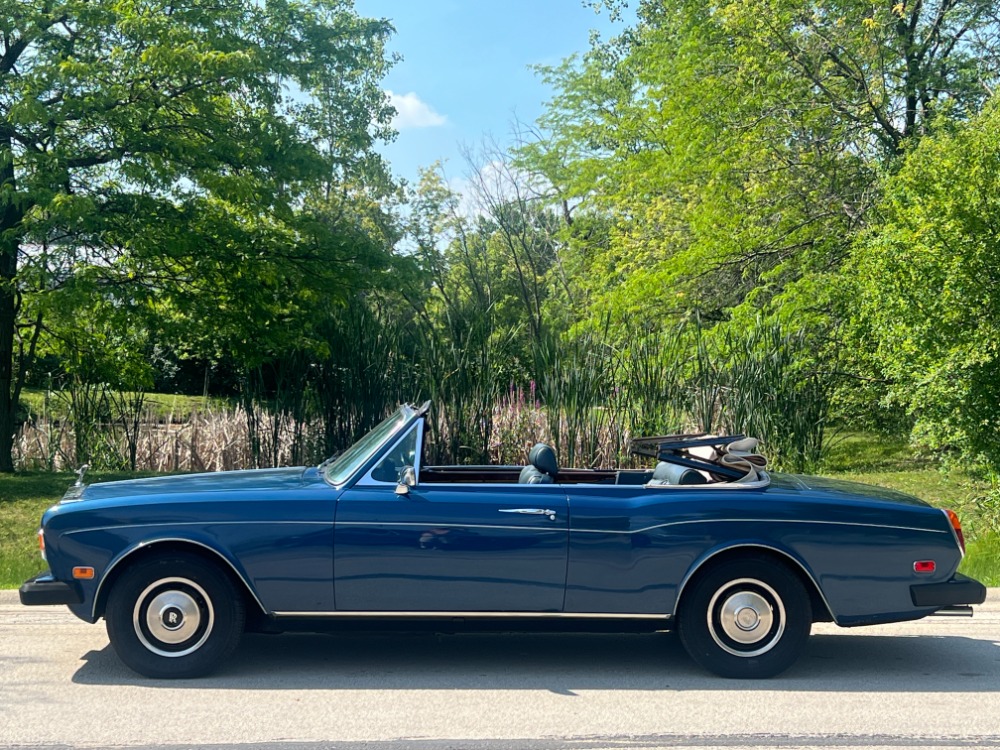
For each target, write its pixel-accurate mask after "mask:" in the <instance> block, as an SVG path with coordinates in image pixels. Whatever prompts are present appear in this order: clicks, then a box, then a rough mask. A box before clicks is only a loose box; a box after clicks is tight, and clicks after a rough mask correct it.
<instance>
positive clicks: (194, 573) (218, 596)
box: [105, 555, 245, 679]
mask: <svg viewBox="0 0 1000 750" xmlns="http://www.w3.org/2000/svg"><path fill="white" fill-rule="evenodd" d="M244 618H245V611H244V606H243V600H242V598H241V597H240V595H239V592H238V591H236V588H235V587H234V586H233V584H232V582H231V581H230V579H229V577H228V576H227V575H226V574H225V573H224V572H223V571H221V570H219V569H218V568H216V567H215V566H212V565H210V564H208V563H206V562H204V561H203V560H201V559H200V558H197V557H194V556H189V555H171V556H169V557H159V558H155V559H152V560H147V561H145V562H141V563H139V564H138V565H136V566H135V567H133V568H132V569H130V570H129V571H127V572H126V573H125V574H124V575H123V576H122V577H121V578H120V579H119V580H118V581H117V582H116V583H115V585H114V588H113V589H112V590H111V595H110V597H109V598H108V608H107V612H106V615H105V620H106V621H107V630H108V638H109V639H110V640H111V645H112V647H114V649H115V652H116V653H117V654H118V657H119V658H120V659H121V660H122V661H123V662H125V664H126V665H127V666H129V667H131V668H132V669H133V670H135V671H136V672H138V673H139V674H142V675H145V676H146V677H156V678H168V679H169V678H184V677H200V676H201V675H204V674H207V673H208V672H210V671H211V670H213V669H214V668H215V667H216V666H218V665H219V664H220V663H221V662H222V661H223V660H224V659H225V658H226V657H228V656H229V655H230V654H231V653H232V652H233V650H234V649H235V648H236V645H237V644H238V643H239V639H240V635H241V634H242V632H243V622H244Z"/></svg>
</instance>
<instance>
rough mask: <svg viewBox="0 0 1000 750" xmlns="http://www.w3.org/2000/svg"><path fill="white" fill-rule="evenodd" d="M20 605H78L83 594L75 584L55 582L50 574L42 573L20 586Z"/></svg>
mask: <svg viewBox="0 0 1000 750" xmlns="http://www.w3.org/2000/svg"><path fill="white" fill-rule="evenodd" d="M18 593H19V594H20V596H21V604H26V605H28V606H35V605H37V604H79V603H80V602H82V601H83V593H82V592H81V591H80V587H79V586H78V585H77V584H76V583H67V582H66V581H57V580H56V579H55V578H53V577H52V574H51V573H42V574H41V575H37V576H35V577H34V578H32V579H31V580H28V581H25V582H24V583H22V584H21V588H20V589H19V590H18Z"/></svg>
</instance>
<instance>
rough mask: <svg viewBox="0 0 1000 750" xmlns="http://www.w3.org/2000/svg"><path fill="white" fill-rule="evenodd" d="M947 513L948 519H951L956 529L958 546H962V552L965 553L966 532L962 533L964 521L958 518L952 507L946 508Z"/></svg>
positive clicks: (952, 525) (952, 526)
mask: <svg viewBox="0 0 1000 750" xmlns="http://www.w3.org/2000/svg"><path fill="white" fill-rule="evenodd" d="M944 513H945V515H946V516H948V520H949V521H951V528H953V529H954V530H955V536H957V537H958V546H959V547H961V548H962V554H963V555H964V554H965V534H963V533H962V522H961V521H959V520H958V514H957V513H956V512H955V511H953V510H950V509H947V508H946V509H945V511H944Z"/></svg>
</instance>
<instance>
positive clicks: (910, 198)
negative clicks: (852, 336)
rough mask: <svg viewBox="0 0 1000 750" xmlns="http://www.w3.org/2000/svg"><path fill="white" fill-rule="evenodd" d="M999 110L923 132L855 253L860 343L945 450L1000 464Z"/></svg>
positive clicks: (927, 437) (923, 434) (929, 439)
mask: <svg viewBox="0 0 1000 750" xmlns="http://www.w3.org/2000/svg"><path fill="white" fill-rule="evenodd" d="M997 133H1000V108H998V107H997V105H996V104H995V103H993V104H991V105H990V106H989V107H988V108H987V109H986V111H984V112H983V113H982V115H980V116H978V117H976V118H973V119H972V120H970V121H968V122H966V123H961V124H958V125H955V126H954V127H949V128H947V129H944V130H942V131H941V132H939V133H936V134H935V135H934V136H931V137H929V138H927V139H925V140H923V141H922V142H921V143H920V145H919V146H917V147H916V148H915V149H914V150H913V152H912V153H909V154H907V156H906V158H905V161H904V163H903V164H902V166H901V168H900V170H899V172H898V174H896V175H894V176H893V177H892V178H891V179H890V180H889V182H888V183H887V185H886V191H885V192H886V197H885V199H884V201H883V202H882V205H881V206H880V209H881V210H880V213H881V220H880V221H879V222H878V224H877V225H876V226H874V227H873V228H872V230H871V231H870V232H869V233H867V234H866V235H865V236H864V237H863V238H862V239H861V240H860V241H859V243H858V245H857V247H856V248H855V250H854V255H853V259H852V265H851V267H850V277H851V280H852V281H853V284H852V285H851V289H853V290H856V295H857V296H856V297H855V301H856V303H857V315H858V317H857V323H858V328H857V332H858V337H859V340H862V341H866V342H871V344H872V345H873V359H874V361H875V362H876V365H877V367H878V369H879V371H880V372H881V374H882V375H883V376H884V377H885V378H886V379H887V380H888V381H889V382H890V383H891V388H890V396H891V398H892V399H894V400H895V401H896V402H897V403H900V404H902V405H904V406H905V407H906V408H907V409H908V410H909V412H910V413H911V414H912V415H913V417H914V418H915V420H916V427H915V434H916V436H917V437H918V439H919V440H920V441H921V442H923V443H924V444H926V445H929V446H930V447H932V448H936V449H942V448H944V449H953V450H958V451H961V452H962V453H963V454H964V456H965V457H967V458H972V459H974V460H977V461H978V462H980V463H981V464H985V465H986V466H988V467H990V468H991V469H992V470H993V471H996V469H997V467H998V466H1000V440H998V439H997V435H998V434H1000V416H998V415H1000V377H998V372H1000V329H998V326H997V321H998V320H1000V141H998V139H997Z"/></svg>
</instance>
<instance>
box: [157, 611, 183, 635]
mask: <svg viewBox="0 0 1000 750" xmlns="http://www.w3.org/2000/svg"><path fill="white" fill-rule="evenodd" d="M162 618H163V627H165V628H166V629H167V630H177V628H179V627H181V626H182V625H183V624H184V613H183V612H182V611H181V610H180V609H179V608H177V607H167V608H166V609H165V610H163V614H162Z"/></svg>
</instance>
